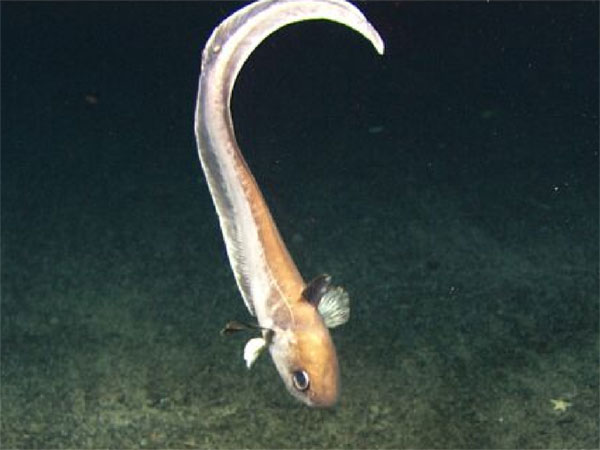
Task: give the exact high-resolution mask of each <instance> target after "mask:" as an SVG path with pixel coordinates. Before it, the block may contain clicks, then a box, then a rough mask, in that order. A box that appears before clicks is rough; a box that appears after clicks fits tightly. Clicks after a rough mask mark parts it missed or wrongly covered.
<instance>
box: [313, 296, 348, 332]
mask: <svg viewBox="0 0 600 450" xmlns="http://www.w3.org/2000/svg"><path fill="white" fill-rule="evenodd" d="M317 309H318V310H319V314H321V317H322V318H323V321H324V322H325V325H326V326H327V328H335V327H337V326H339V325H343V324H345V323H346V322H348V319H349V318H350V298H349V297H348V293H347V292H346V291H345V290H344V288H342V287H339V286H337V287H335V288H331V289H329V290H328V291H327V292H326V293H325V295H324V296H323V297H322V298H321V301H320V302H319V306H318V308H317Z"/></svg>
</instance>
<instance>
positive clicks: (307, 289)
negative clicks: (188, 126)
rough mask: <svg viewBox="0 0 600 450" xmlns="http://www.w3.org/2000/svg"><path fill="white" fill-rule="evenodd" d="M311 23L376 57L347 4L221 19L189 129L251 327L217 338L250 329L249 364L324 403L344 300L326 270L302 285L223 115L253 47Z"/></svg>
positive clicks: (294, 0) (291, 3)
mask: <svg viewBox="0 0 600 450" xmlns="http://www.w3.org/2000/svg"><path fill="white" fill-rule="evenodd" d="M319 19H321V20H327V21H331V22H335V23H338V24H341V25H345V26H347V27H349V28H351V29H352V30H354V31H356V32H358V33H359V34H361V35H362V36H363V37H365V38H366V39H367V40H368V41H369V42H370V43H371V44H372V45H373V47H374V48H375V50H376V51H377V52H378V53H379V54H383V52H384V42H383V40H382V38H381V36H380V35H379V33H378V32H377V31H376V30H375V28H374V27H373V25H371V23H370V22H369V21H368V20H367V19H366V18H365V16H364V15H363V14H362V13H361V12H360V10H359V9H358V8H357V7H355V6H354V5H352V4H351V3H349V2H347V1H344V0H259V1H256V2H254V3H251V4H249V5H247V6H245V7H243V8H241V9H239V10H238V11H236V12H235V13H233V14H232V15H230V16H229V17H227V18H226V19H225V20H223V22H221V24H220V25H218V26H217V27H216V28H215V29H214V31H213V32H212V34H211V35H210V37H209V39H208V41H207V43H206V45H205V47H204V50H203V51H202V62H201V67H200V77H199V81H198V96H197V103H196V111H195V120H194V128H195V135H196V143H197V147H198V155H199V158H200V162H201V166H202V169H203V171H204V176H205V179H206V182H207V184H208V188H209V191H210V194H211V197H212V200H213V203H214V206H215V209H216V212H217V216H218V219H219V224H220V227H221V231H222V234H223V240H224V242H225V248H226V251H227V256H228V258H229V263H230V266H231V269H232V272H233V275H234V278H235V281H236V284H237V287H238V288H239V291H240V293H241V296H242V298H243V300H244V303H245V305H246V307H247V309H248V311H249V313H250V314H251V315H252V316H254V317H255V318H256V320H257V322H258V325H255V326H253V325H248V324H244V323H241V322H230V323H229V324H228V326H226V327H225V328H224V330H223V333H224V334H230V333H233V332H236V331H239V330H242V329H250V330H255V331H257V332H258V333H259V337H255V338H252V339H250V340H249V341H248V342H247V344H246V345H245V348H244V359H245V361H246V365H247V366H248V368H250V367H251V366H252V365H253V363H254V361H255V360H256V359H257V358H258V355H260V354H261V353H263V352H264V351H265V350H268V352H269V353H270V355H271V359H272V360H273V363H274V364H275V367H276V369H277V371H278V373H279V375H280V377H281V379H282V380H283V383H284V385H285V387H286V388H287V390H288V392H289V393H290V394H291V395H292V396H293V397H295V398H296V399H298V400H300V401H301V402H303V403H304V404H306V405H308V406H311V407H330V406H333V405H335V404H336V402H337V400H338V397H339V392H340V375H339V363H338V359H337V354H336V349H335V346H334V344H333V341H332V339H331V335H330V333H329V328H333V327H336V326H339V325H342V324H343V323H345V322H347V321H348V319H349V316H350V303H349V296H348V294H347V292H346V291H345V290H344V289H343V288H342V287H340V286H334V285H333V284H332V282H331V276H330V275H327V274H323V275H319V276H317V277H315V278H314V279H313V280H312V281H310V282H308V283H305V281H304V279H303V278H302V276H301V275H300V273H299V271H298V269H297V267H296V264H295V263H294V261H293V260H292V257H291V256H290V253H289V252H288V249H287V247H286V246H285V243H284V241H283V239H282V237H281V235H280V233H279V231H278V229H277V226H276V224H275V221H274V220H273V217H272V215H271V212H270V210H269V207H268V205H267V203H266V201H265V198H264V197H263V195H262V193H261V191H260V189H259V187H258V184H257V182H256V180H255V178H254V176H253V175H252V172H251V170H250V167H249V166H248V164H247V163H246V161H245V159H244V157H243V155H242V153H241V151H240V148H239V145H238V143H237V140H236V136H235V132H234V126H233V119H232V116H231V110H230V102H231V96H232V90H233V86H234V84H235V81H236V78H237V76H238V74H239V72H240V70H241V68H242V66H243V65H244V63H245V62H246V60H247V59H248V58H249V57H250V55H251V54H252V52H253V51H254V49H255V48H256V47H257V46H258V45H259V44H260V43H261V42H262V41H263V40H264V39H266V38H267V37H268V36H269V35H271V34H272V33H274V32H275V31H277V30H279V29H280V28H282V27H284V26H286V25H289V24H292V23H297V22H303V21H307V20H319Z"/></svg>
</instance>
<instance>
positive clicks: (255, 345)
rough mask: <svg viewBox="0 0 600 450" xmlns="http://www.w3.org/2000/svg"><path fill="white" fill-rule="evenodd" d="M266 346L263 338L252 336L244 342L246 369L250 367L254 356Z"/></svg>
mask: <svg viewBox="0 0 600 450" xmlns="http://www.w3.org/2000/svg"><path fill="white" fill-rule="evenodd" d="M266 347H267V341H266V340H265V339H264V338H261V337H260V338H252V339H250V340H249V341H248V342H246V346H245V347H244V360H245V361H246V367H248V369H249V368H250V367H252V364H254V361H256V358H258V356H259V355H260V354H261V353H262V352H263V350H264V349H265V348H266Z"/></svg>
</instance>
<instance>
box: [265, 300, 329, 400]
mask: <svg viewBox="0 0 600 450" xmlns="http://www.w3.org/2000/svg"><path fill="white" fill-rule="evenodd" d="M269 350H270V352H271V357H272V359H273V362H274V363H275V366H276V367H277V371H278V372H279V375H280V376H281V378H282V380H283V382H284V384H285V386H286V388H287V390H288V391H289V392H290V394H292V396H294V397H295V398H297V399H298V400H300V401H301V402H303V403H305V404H307V405H309V406H316V407H329V406H333V405H334V404H335V403H336V402H337V399H338V396H339V391H340V382H339V367H338V361H337V355H336V351H335V347H334V345H333V342H332V340H331V336H330V334H329V330H328V329H327V327H326V326H325V323H324V322H323V320H322V318H321V316H320V315H319V313H318V311H317V309H316V308H315V307H314V306H313V305H311V304H309V303H306V302H303V303H299V304H298V305H297V307H296V308H294V324H293V326H291V327H288V328H286V329H279V330H276V331H275V333H274V335H273V341H272V343H271V345H270V347H269Z"/></svg>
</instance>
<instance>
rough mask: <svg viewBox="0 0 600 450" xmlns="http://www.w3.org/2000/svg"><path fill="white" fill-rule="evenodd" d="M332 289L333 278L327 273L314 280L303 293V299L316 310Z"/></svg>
mask: <svg viewBox="0 0 600 450" xmlns="http://www.w3.org/2000/svg"><path fill="white" fill-rule="evenodd" d="M330 288H331V276H330V275H327V274H326V273H324V274H322V275H319V276H318V277H316V278H313V279H312V281H311V282H310V283H308V285H307V286H306V287H305V288H304V290H303V291H302V297H304V299H305V300H307V301H308V302H309V303H311V304H312V305H313V306H314V307H315V308H316V307H318V306H319V302H320V301H321V299H322V298H323V296H324V295H325V294H326V293H327V291H328V290H329V289H330Z"/></svg>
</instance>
